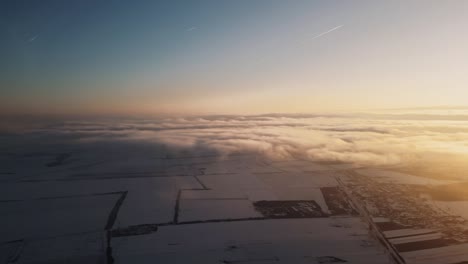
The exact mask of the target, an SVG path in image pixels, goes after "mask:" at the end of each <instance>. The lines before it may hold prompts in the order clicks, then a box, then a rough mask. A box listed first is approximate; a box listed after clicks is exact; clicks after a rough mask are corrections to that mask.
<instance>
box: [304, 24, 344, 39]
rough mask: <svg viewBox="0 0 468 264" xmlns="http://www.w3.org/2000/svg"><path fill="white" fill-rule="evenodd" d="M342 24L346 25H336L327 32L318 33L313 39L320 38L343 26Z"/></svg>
mask: <svg viewBox="0 0 468 264" xmlns="http://www.w3.org/2000/svg"><path fill="white" fill-rule="evenodd" d="M342 26H344V25H340V26H337V27H334V28H332V29H330V30H327V31H325V32H322V33H320V34H318V35H317V36H315V37H313V38H312V39H316V38H320V37H321V36H323V35H326V34H328V33H330V32H332V31H335V30H337V29H339V28H341V27H342Z"/></svg>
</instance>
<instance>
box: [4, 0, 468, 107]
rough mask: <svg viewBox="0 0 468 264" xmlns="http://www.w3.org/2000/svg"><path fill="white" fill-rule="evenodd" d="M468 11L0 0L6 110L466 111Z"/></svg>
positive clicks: (445, 6) (421, 4) (245, 0)
mask: <svg viewBox="0 0 468 264" xmlns="http://www.w3.org/2000/svg"><path fill="white" fill-rule="evenodd" d="M467 14H468V1H330V0H327V1H299V0H297V1H273V0H270V1H267V0H257V1H254V0H238V1H220V0H213V1H165V2H163V1H150V0H148V1H123V0H121V1H94V0H92V1H91V0H80V1H71V0H70V1H69V0H57V1H47V0H42V1H33V0H31V1H20V0H12V1H5V0H4V1H1V2H0V34H1V37H0V105H1V106H0V110H1V111H2V112H3V113H73V114H76V113H78V114H79V113H119V114H120V113H129V114H134V113H154V114H158V113H210V114H213V113H215V114H218V113H219V114H221V113H265V112H313V111H333V110H345V109H367V108H392V107H396V108H398V107H421V106H441V105H444V106H449V105H456V106H463V105H468V48H467V47H468V15H467Z"/></svg>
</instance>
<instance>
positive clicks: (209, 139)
mask: <svg viewBox="0 0 468 264" xmlns="http://www.w3.org/2000/svg"><path fill="white" fill-rule="evenodd" d="M411 116H413V118H411ZM432 116H433V117H434V115H432ZM397 117H400V118H397ZM417 117H419V118H417ZM420 117H421V115H420V114H418V115H414V114H413V115H405V116H404V117H403V118H402V115H392V116H390V117H389V115H280V114H274V115H261V116H206V117H187V118H182V117H179V118H160V119H124V120H122V119H118V120H117V119H115V120H99V121H97V120H95V121H64V122H53V123H50V124H47V125H42V126H41V127H38V126H36V127H35V128H34V129H30V130H27V131H23V132H21V133H23V137H24V138H27V137H32V136H33V135H34V136H35V137H40V136H51V135H52V136H53V137H56V138H62V139H67V140H69V141H73V142H75V143H80V144H88V143H97V142H110V141H112V142H115V141H120V142H140V143H144V144H158V145H165V146H167V147H168V148H171V147H172V148H178V149H187V150H194V151H196V150H199V149H203V150H213V151H216V152H219V153H221V154H226V155H229V154H231V153H243V152H248V153H257V154H260V155H265V156H267V157H269V158H271V159H290V158H300V159H308V160H313V161H337V162H349V163H356V164H359V165H398V164H421V163H424V162H434V161H437V162H441V161H444V162H448V161H449V159H452V160H454V159H458V160H463V158H464V157H466V155H467V154H468V118H465V119H464V118H460V115H457V116H456V118H444V116H440V115H438V116H436V118H430V117H429V116H424V118H420Z"/></svg>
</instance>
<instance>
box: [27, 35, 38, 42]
mask: <svg viewBox="0 0 468 264" xmlns="http://www.w3.org/2000/svg"><path fill="white" fill-rule="evenodd" d="M38 36H39V35H35V36H34V37H32V38H30V39H28V42H33V41H34V40H35V39H37V37H38Z"/></svg>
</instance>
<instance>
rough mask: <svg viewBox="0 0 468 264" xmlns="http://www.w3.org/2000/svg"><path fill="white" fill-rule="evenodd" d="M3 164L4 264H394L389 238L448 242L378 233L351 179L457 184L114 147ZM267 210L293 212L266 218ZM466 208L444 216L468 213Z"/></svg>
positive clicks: (39, 151) (413, 259)
mask: <svg viewBox="0 0 468 264" xmlns="http://www.w3.org/2000/svg"><path fill="white" fill-rule="evenodd" d="M90 146H92V147H90ZM0 161H1V162H0V177H1V178H0V182H1V184H0V215H1V216H2V217H1V218H0V223H1V225H0V263H203V264H205V263H252V264H253V263H262V264H263V263H340V262H346V263H357V264H365V263H373V264H374V263H375V264H378V263H392V260H391V258H390V252H389V250H388V249H387V248H386V246H385V245H384V244H382V242H379V241H378V240H377V239H376V238H377V237H379V234H382V235H383V236H384V237H385V239H388V241H390V243H394V244H398V243H403V242H407V241H419V240H424V239H428V238H430V239H434V238H439V237H440V236H441V234H439V233H431V232H432V230H430V231H428V232H429V233H430V234H427V233H428V232H422V231H414V230H410V231H404V230H403V231H392V232H393V233H391V232H390V233H389V231H388V232H387V233H385V232H381V233H375V232H370V231H369V225H370V223H369V222H368V219H367V218H366V216H365V215H362V214H361V215H359V214H358V213H357V211H355V210H354V209H353V207H352V206H351V204H352V202H351V201H348V200H347V199H348V198H349V197H346V196H345V194H344V192H343V193H341V192H339V191H337V190H339V188H342V187H341V185H340V184H343V182H346V181H342V180H341V179H345V178H346V175H347V173H349V171H354V172H355V173H360V174H362V175H365V176H366V177H373V176H375V177H374V178H375V179H377V180H379V181H381V182H382V183H392V184H393V183H398V184H408V185H425V184H429V185H431V186H432V185H435V184H443V183H445V182H436V181H433V180H431V181H429V180H426V179H424V178H420V177H417V176H411V175H404V174H401V173H395V172H391V171H381V170H376V169H357V168H355V166H353V165H350V164H340V163H328V164H327V163H314V162H311V161H305V160H299V159H295V160H281V161H275V160H270V159H267V158H265V157H263V156H260V155H253V154H236V155H228V156H226V155H218V154H217V153H213V152H209V151H199V152H195V153H194V152H185V151H182V150H181V151H168V150H167V149H165V148H164V147H159V148H156V149H152V148H149V147H147V146H144V145H141V146H139V145H134V146H133V145H132V146H128V145H122V146H119V145H117V146H114V145H106V144H103V145H98V146H93V145H73V146H69V145H50V144H37V145H31V146H30V147H10V148H9V149H8V150H6V151H4V152H2V153H0ZM450 183H453V182H450ZM338 187H339V188H338ZM259 201H269V202H271V203H272V204H273V205H274V206H275V203H274V202H275V201H276V202H285V204H293V205H292V206H289V205H288V206H289V207H288V206H286V207H287V208H283V207H284V206H285V205H284V204H278V207H277V208H276V207H275V208H273V209H271V208H267V209H268V210H279V211H281V210H286V211H288V212H287V213H285V214H284V215H274V214H272V215H265V214H264V213H262V212H261V210H260V209H259V208H257V207H256V206H258V203H256V202H259ZM288 201H289V202H290V203H286V202H288ZM437 203H439V205H441V206H442V202H437ZM454 203H456V202H445V204H443V206H445V207H447V208H462V207H460V206H464V205H462V203H466V202H460V205H457V206H452V205H454ZM304 204H306V205H307V206H305V205H304ZM311 204H312V205H313V206H312V207H310V205H311ZM315 205H317V206H318V207H317V208H315V207H314V206H315ZM281 206H283V207H281ZM308 206H309V207H308ZM451 210H452V211H456V210H455V209H451ZM358 211H359V210H358ZM275 212H277V211H275ZM295 213H298V214H297V215H296V214H295ZM458 213H460V214H461V213H463V210H461V211H459V212H458ZM298 215H301V216H300V217H298ZM386 221H387V220H386ZM388 221H392V219H389V220H388ZM405 230H406V229H405ZM398 232H400V233H401V232H403V236H409V235H408V234H409V233H408V232H413V233H414V232H420V233H421V237H418V238H417V239H414V238H407V237H403V238H402V237H399V236H396V235H394V233H398ZM390 234H393V235H391V236H390ZM449 249H450V250H447V251H446V252H447V253H444V254H445V255H444V254H442V253H443V252H442V253H441V252H438V253H437V252H436V253H434V254H436V255H437V256H439V257H440V256H443V257H444V258H446V259H454V260H457V261H458V260H466V259H465V257H466V256H465V255H463V254H461V253H460V252H462V251H463V250H464V246H463V245H453V246H451V247H450V248H449ZM428 250H429V251H428ZM438 250H439V251H440V249H438ZM418 251H421V250H418ZM424 252H426V253H428V252H429V253H431V252H432V251H430V249H424ZM450 252H455V253H454V254H455V255H456V256H453V254H452V255H450V254H451V253H450ZM429 253H428V254H429ZM447 254H448V255H450V256H446V255H447ZM423 255H424V256H425V257H424V258H423V257H422V256H423ZM402 256H403V257H404V258H405V259H407V260H408V263H426V262H424V261H428V260H427V257H426V256H427V254H423V253H418V252H415V251H410V252H404V253H403V254H402ZM423 260H424V261H423ZM427 263H432V262H427ZM447 263H450V262H447Z"/></svg>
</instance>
